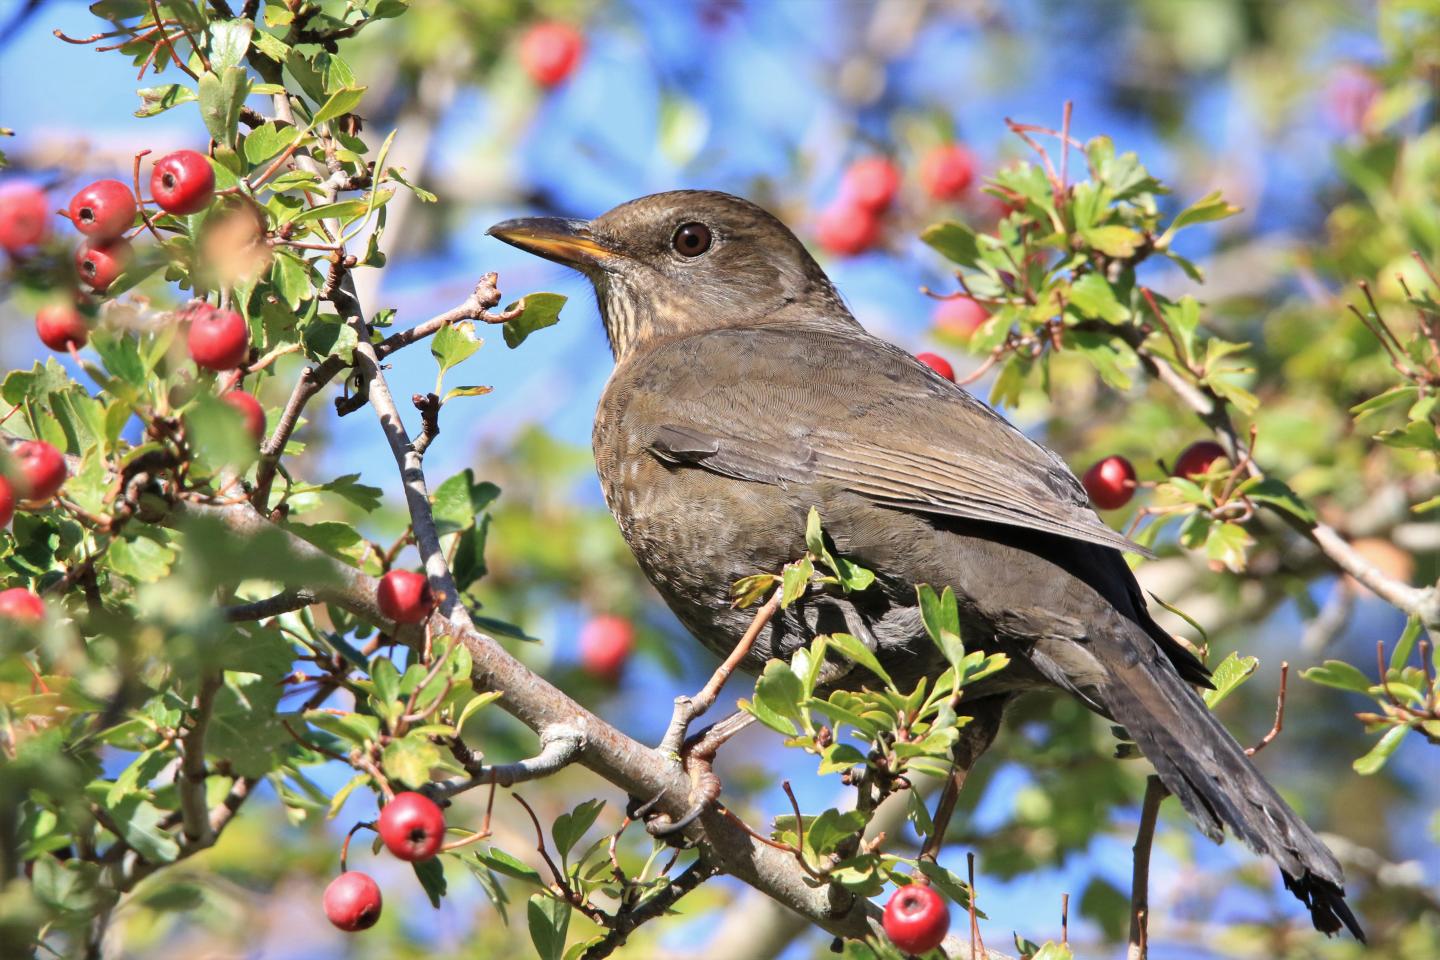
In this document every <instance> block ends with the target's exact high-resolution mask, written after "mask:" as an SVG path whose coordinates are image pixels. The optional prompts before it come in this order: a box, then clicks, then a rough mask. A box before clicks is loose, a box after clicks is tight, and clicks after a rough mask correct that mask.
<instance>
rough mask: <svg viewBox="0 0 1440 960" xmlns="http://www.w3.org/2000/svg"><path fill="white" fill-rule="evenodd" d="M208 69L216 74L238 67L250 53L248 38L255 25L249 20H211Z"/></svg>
mask: <svg viewBox="0 0 1440 960" xmlns="http://www.w3.org/2000/svg"><path fill="white" fill-rule="evenodd" d="M209 32H210V67H211V69H212V70H214V71H216V72H217V73H218V72H220V71H223V70H229V69H231V68H233V67H238V66H240V65H241V64H242V63H244V62H245V55H246V54H247V53H249V52H250V36H251V34H253V33H254V32H255V25H254V24H253V23H251V22H250V21H249V20H212V21H211V22H210V30H209Z"/></svg>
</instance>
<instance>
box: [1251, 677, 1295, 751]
mask: <svg viewBox="0 0 1440 960" xmlns="http://www.w3.org/2000/svg"><path fill="white" fill-rule="evenodd" d="M1289 678H1290V664H1289V663H1287V662H1285V661H1283V660H1282V661H1281V662H1280V692H1279V693H1277V694H1276V695H1275V723H1274V724H1273V725H1271V727H1270V732H1269V733H1267V734H1265V736H1263V737H1261V738H1260V742H1259V743H1257V744H1255V746H1253V747H1246V748H1245V756H1247V757H1253V756H1255V754H1257V753H1259V752H1260V751H1261V750H1264V749H1265V748H1266V747H1268V746H1270V743H1271V741H1273V740H1274V739H1275V738H1276V737H1278V736H1280V731H1281V730H1282V729H1283V728H1284V726H1285V684H1286V681H1287V680H1289Z"/></svg>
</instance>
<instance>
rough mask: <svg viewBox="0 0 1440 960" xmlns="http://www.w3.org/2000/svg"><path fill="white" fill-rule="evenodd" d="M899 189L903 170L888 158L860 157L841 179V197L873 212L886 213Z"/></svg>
mask: <svg viewBox="0 0 1440 960" xmlns="http://www.w3.org/2000/svg"><path fill="white" fill-rule="evenodd" d="M899 192H900V171H899V169H898V168H896V166H895V164H894V163H892V162H890V160H889V159H887V158H885V157H866V158H864V159H863V160H857V161H855V162H854V163H852V164H851V165H850V168H849V169H848V170H846V171H845V175H844V176H843V177H842V178H841V179H840V196H842V197H844V198H845V199H847V200H849V201H850V203H851V204H852V205H854V206H857V207H860V208H861V209H864V210H869V211H870V212H871V213H875V214H879V213H883V212H884V211H885V210H886V209H887V208H889V206H890V204H892V203H894V202H895V195H896V194H898V193H899Z"/></svg>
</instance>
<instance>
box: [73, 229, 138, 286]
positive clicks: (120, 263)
mask: <svg viewBox="0 0 1440 960" xmlns="http://www.w3.org/2000/svg"><path fill="white" fill-rule="evenodd" d="M130 253H131V250H130V241H128V240H110V241H108V242H105V243H98V244H93V245H92V243H91V241H88V240H87V241H86V242H85V243H82V244H80V249H78V250H76V251H75V269H76V270H77V271H79V273H80V279H81V280H82V281H84V282H85V283H86V284H87V285H89V287H90V289H91V290H94V291H95V292H96V293H104V292H105V289H106V288H107V287H109V286H110V284H112V283H114V282H115V278H116V277H118V276H120V274H121V273H123V272H124V270H125V265H126V264H127V263H129V262H130Z"/></svg>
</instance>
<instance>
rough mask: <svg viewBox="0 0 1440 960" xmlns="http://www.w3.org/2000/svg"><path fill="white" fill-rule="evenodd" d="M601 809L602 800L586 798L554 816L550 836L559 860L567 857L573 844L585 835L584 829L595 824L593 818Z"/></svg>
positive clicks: (603, 803) (603, 806)
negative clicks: (568, 809) (572, 808)
mask: <svg viewBox="0 0 1440 960" xmlns="http://www.w3.org/2000/svg"><path fill="white" fill-rule="evenodd" d="M603 809H605V801H604V800H586V801H585V802H583V803H581V804H580V805H579V806H577V807H576V808H575V809H574V810H572V811H570V812H569V813H562V814H560V816H558V817H556V818H555V823H554V824H553V825H552V826H551V827H550V836H551V838H552V839H554V841H555V849H556V851H558V852H559V854H560V858H561V860H566V859H567V858H568V857H569V855H570V851H571V850H572V849H574V847H575V844H577V843H579V842H580V838H581V837H583V836H585V831H586V830H589V829H590V828H591V827H592V826H594V825H595V819H596V818H597V817H599V816H600V811H601V810H603Z"/></svg>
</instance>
